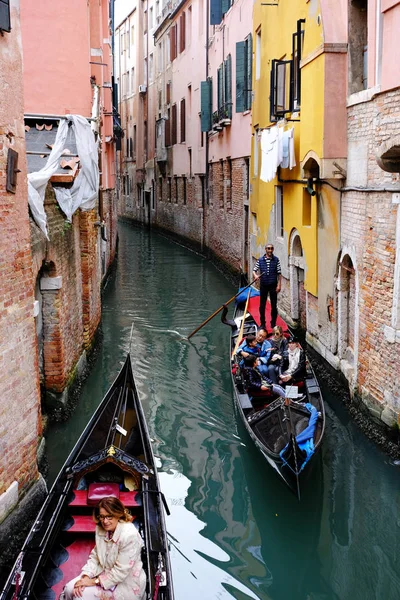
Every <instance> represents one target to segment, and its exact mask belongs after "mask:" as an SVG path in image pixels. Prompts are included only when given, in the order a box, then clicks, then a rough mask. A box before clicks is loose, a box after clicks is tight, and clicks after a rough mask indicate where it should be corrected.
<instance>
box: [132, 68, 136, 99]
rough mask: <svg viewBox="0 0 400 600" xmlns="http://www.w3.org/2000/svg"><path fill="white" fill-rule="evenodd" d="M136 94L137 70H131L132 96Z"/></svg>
mask: <svg viewBox="0 0 400 600" xmlns="http://www.w3.org/2000/svg"><path fill="white" fill-rule="evenodd" d="M134 93H135V69H134V68H133V67H132V69H131V94H134Z"/></svg>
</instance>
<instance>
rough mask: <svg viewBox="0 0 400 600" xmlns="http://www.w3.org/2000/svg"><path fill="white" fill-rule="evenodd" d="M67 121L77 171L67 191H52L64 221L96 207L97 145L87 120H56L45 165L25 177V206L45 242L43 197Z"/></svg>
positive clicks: (80, 118) (65, 131)
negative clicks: (74, 150) (78, 165)
mask: <svg viewBox="0 0 400 600" xmlns="http://www.w3.org/2000/svg"><path fill="white" fill-rule="evenodd" d="M69 122H71V123H72V125H71V126H72V127H73V129H74V133H75V139H76V146H77V151H78V155H79V160H80V163H81V170H80V172H79V174H78V176H77V178H76V179H75V181H74V183H73V185H72V187H71V188H70V189H66V188H55V193H56V197H57V201H58V203H59V204H60V206H61V209H62V210H63V212H64V213H65V215H66V216H67V218H68V220H71V217H72V215H73V214H74V212H75V211H76V210H77V208H79V207H81V208H82V209H83V210H90V209H92V208H94V207H95V206H96V198H97V193H98V189H99V166H98V152H97V143H96V141H95V139H94V135H93V132H92V130H91V127H90V125H89V123H88V121H87V119H85V118H84V117H81V116H79V115H68V116H67V118H66V119H60V122H59V125H58V129H57V136H56V139H55V142H54V145H53V148H52V150H51V152H50V155H49V158H48V159H47V162H46V164H45V166H44V167H43V169H40V171H36V172H35V173H29V175H28V203H29V207H30V209H31V212H32V216H33V218H34V220H35V222H36V223H37V225H38V226H39V227H40V229H41V230H42V231H43V233H44V235H45V236H46V238H47V239H49V235H48V231H47V215H46V212H45V210H44V196H45V192H46V186H47V184H48V182H49V179H50V178H51V176H52V175H54V173H55V172H56V171H57V169H58V167H59V160H60V157H61V154H62V152H63V150H64V147H65V142H66V139H67V135H68V126H69ZM60 190H61V192H60Z"/></svg>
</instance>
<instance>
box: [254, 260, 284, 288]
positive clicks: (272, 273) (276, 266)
mask: <svg viewBox="0 0 400 600" xmlns="http://www.w3.org/2000/svg"><path fill="white" fill-rule="evenodd" d="M260 262H261V263H264V264H263V268H262V266H261V264H260ZM253 271H254V272H256V271H259V272H260V273H261V276H262V277H261V282H262V283H266V284H270V283H275V281H276V280H277V278H278V277H279V275H280V274H281V263H280V260H279V258H278V257H277V256H275V255H272V256H271V258H268V257H267V255H266V254H264V256H262V257H261V258H259V259H258V260H257V262H256V264H255V265H254V269H253Z"/></svg>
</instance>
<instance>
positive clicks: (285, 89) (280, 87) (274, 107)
mask: <svg viewBox="0 0 400 600" xmlns="http://www.w3.org/2000/svg"><path fill="white" fill-rule="evenodd" d="M292 74H293V61H292V60H273V61H272V68H271V93H270V119H271V121H276V120H277V119H279V118H282V117H284V116H285V114H286V113H289V112H292V109H293V87H292V86H291V85H290V82H291V81H292Z"/></svg>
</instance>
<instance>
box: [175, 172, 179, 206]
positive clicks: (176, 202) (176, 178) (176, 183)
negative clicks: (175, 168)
mask: <svg viewBox="0 0 400 600" xmlns="http://www.w3.org/2000/svg"><path fill="white" fill-rule="evenodd" d="M178 196H179V189H178V177H177V176H176V175H175V204H178Z"/></svg>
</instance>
